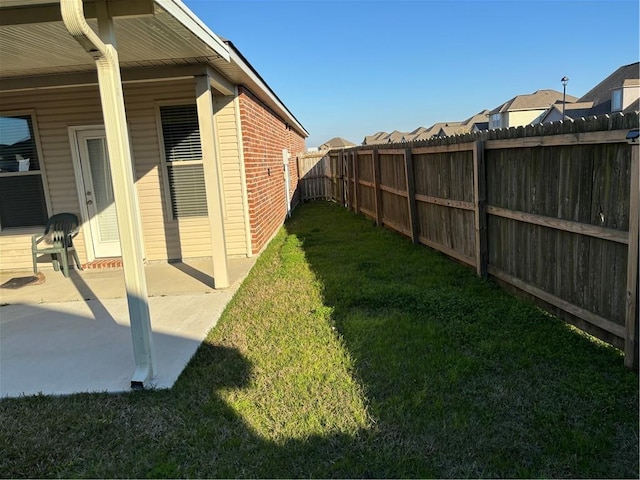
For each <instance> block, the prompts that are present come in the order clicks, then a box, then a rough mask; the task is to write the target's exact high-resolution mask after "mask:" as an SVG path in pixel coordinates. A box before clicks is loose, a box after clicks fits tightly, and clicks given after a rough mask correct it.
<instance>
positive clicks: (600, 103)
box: [578, 62, 640, 115]
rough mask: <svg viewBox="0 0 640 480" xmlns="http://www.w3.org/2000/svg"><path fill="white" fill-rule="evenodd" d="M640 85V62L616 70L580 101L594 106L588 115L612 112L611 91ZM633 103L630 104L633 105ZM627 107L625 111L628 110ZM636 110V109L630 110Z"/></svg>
mask: <svg viewBox="0 0 640 480" xmlns="http://www.w3.org/2000/svg"><path fill="white" fill-rule="evenodd" d="M637 85H640V62H636V63H631V64H629V65H624V66H622V67H620V68H618V69H617V70H616V71H615V72H613V73H612V74H611V75H609V76H608V77H607V78H605V79H604V80H603V81H601V82H600V83H599V84H597V85H596V86H595V87H593V88H592V89H591V90H589V91H588V92H587V93H585V94H584V95H583V96H582V97H581V98H580V99H579V100H578V101H579V102H591V103H592V104H593V107H592V108H591V110H590V111H589V113H588V115H603V114H605V113H611V91H612V90H614V89H616V88H621V87H633V86H637ZM632 106H633V103H632V104H631V105H629V107H632ZM629 107H627V108H626V109H625V111H628V108H629ZM629 111H634V110H629Z"/></svg>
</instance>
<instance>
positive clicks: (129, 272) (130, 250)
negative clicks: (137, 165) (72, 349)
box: [60, 0, 155, 388]
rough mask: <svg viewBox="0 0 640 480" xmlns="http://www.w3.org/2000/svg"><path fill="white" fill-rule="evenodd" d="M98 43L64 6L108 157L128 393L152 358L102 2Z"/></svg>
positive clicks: (123, 129) (68, 2) (118, 83)
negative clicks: (130, 367) (91, 75)
mask: <svg viewBox="0 0 640 480" xmlns="http://www.w3.org/2000/svg"><path fill="white" fill-rule="evenodd" d="M95 5H96V13H97V17H98V30H99V35H100V36H99V37H98V36H97V35H96V34H95V32H94V31H93V30H92V29H91V27H89V25H88V24H87V22H86V19H85V18H84V12H83V5H82V1H81V0H62V1H61V3H60V9H61V13H62V18H63V20H64V24H65V26H66V27H67V30H68V31H69V33H70V34H71V35H72V36H73V37H74V38H75V39H76V40H77V41H78V43H79V44H80V45H81V46H82V47H84V49H85V50H86V51H87V53H89V54H90V55H91V56H92V57H93V58H94V60H95V62H96V67H97V71H98V86H99V89H100V101H101V104H102V115H103V118H104V127H105V133H106V137H107V149H108V151H109V166H110V167H111V176H112V182H113V196H114V202H115V206H116V211H117V214H118V229H119V231H120V246H121V249H122V263H123V267H124V281H125V287H126V292H127V303H128V307H129V319H130V322H131V336H132V340H133V353H134V359H135V371H134V374H133V377H132V378H131V387H132V388H142V387H145V386H147V384H148V382H149V381H150V380H151V379H152V378H153V376H154V374H155V372H154V364H155V353H154V347H153V338H152V335H151V320H150V315H149V303H148V298H147V282H146V278H145V276H144V266H143V255H142V244H141V239H142V232H141V231H140V211H139V206H138V205H137V203H136V194H135V184H134V179H133V168H132V159H131V150H130V148H129V143H130V142H129V132H128V130H127V119H126V116H125V108H124V95H123V93H122V80H121V78H120V65H119V62H118V52H117V50H116V42H115V32H114V28H113V21H112V19H111V18H110V17H109V14H108V11H107V6H106V3H105V2H96V4H95Z"/></svg>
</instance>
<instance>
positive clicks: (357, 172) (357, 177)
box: [353, 150, 360, 214]
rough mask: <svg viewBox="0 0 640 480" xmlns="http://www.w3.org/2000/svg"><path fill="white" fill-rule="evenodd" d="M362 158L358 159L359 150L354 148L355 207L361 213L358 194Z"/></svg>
mask: <svg viewBox="0 0 640 480" xmlns="http://www.w3.org/2000/svg"><path fill="white" fill-rule="evenodd" d="M359 162H360V160H359V159H358V151H357V150H354V152H353V204H354V207H355V212H356V213H357V214H360V195H358V193H359V192H358V190H359V186H360V168H359V165H358V163H359Z"/></svg>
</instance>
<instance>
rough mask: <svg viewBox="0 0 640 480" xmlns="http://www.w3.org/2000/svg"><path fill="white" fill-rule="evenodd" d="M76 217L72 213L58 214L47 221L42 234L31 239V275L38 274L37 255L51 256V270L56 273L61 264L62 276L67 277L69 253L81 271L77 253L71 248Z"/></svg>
mask: <svg viewBox="0 0 640 480" xmlns="http://www.w3.org/2000/svg"><path fill="white" fill-rule="evenodd" d="M78 225H79V222H78V217H77V216H76V215H74V214H73V213H58V214H56V215H53V216H52V217H51V218H49V220H48V221H47V226H46V227H45V229H44V233H42V234H40V233H38V234H36V235H33V236H32V237H31V255H32V257H33V273H34V275H36V274H37V273H38V255H39V254H43V253H48V254H49V255H51V260H52V262H53V269H54V270H55V271H56V272H57V271H59V270H60V264H62V274H63V275H64V276H65V277H68V276H69V253H71V254H72V255H73V259H74V260H75V262H76V266H77V268H78V270H82V266H81V265H80V260H79V259H78V253H77V252H76V249H75V247H74V246H73V237H75V236H76V235H77V234H78Z"/></svg>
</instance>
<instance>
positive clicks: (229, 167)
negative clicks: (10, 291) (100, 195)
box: [0, 79, 246, 270]
mask: <svg viewBox="0 0 640 480" xmlns="http://www.w3.org/2000/svg"><path fill="white" fill-rule="evenodd" d="M124 95H125V106H126V112H127V120H128V124H129V131H130V133H131V144H132V152H133V158H134V163H135V176H136V186H137V192H138V199H139V202H140V210H141V217H142V229H143V235H144V247H145V256H146V259H147V260H150V261H153V260H167V259H177V258H195V257H208V256H211V241H210V232H209V220H208V218H207V217H202V218H186V219H180V220H173V219H172V217H171V212H168V213H167V212H165V208H166V206H167V205H168V202H167V201H166V199H165V198H164V195H165V193H164V192H165V190H164V186H163V183H164V181H165V178H166V177H165V174H164V173H163V170H162V169H163V168H165V166H164V165H163V164H162V163H161V155H160V145H159V138H158V124H157V116H156V112H157V105H158V104H162V103H163V102H172V103H175V101H176V100H183V101H184V102H185V103H189V102H195V98H194V96H195V86H194V81H193V79H184V80H174V81H159V82H147V83H136V84H127V85H125V86H124ZM0 109H1V110H2V111H7V112H10V111H26V110H34V111H35V114H36V120H37V128H38V133H39V136H40V144H41V146H42V162H43V164H44V168H45V170H46V183H45V188H47V189H48V191H49V195H50V200H51V209H52V212H50V213H60V212H72V213H76V214H78V216H80V206H79V203H78V202H79V200H78V194H77V187H76V181H75V176H74V170H73V160H72V153H71V146H70V142H69V130H68V129H69V127H79V126H87V125H102V124H103V119H102V114H101V108H100V99H99V92H98V87H97V86H90V87H74V88H60V89H46V90H35V91H26V92H10V93H3V94H2V98H1V100H0ZM216 117H217V118H216V121H217V124H218V128H219V135H220V137H221V138H220V144H219V151H220V154H221V159H222V163H223V181H224V182H225V195H226V198H225V202H226V213H227V215H226V218H225V228H226V234H227V235H226V236H227V247H228V254H230V255H246V247H245V239H244V226H243V225H244V223H243V222H244V219H243V212H242V197H241V195H242V193H241V192H242V188H241V185H240V182H239V169H240V166H239V156H238V151H237V144H238V142H237V139H236V138H235V134H234V135H233V136H232V135H230V130H231V129H232V128H233V129H235V123H234V116H233V109H232V107H227V106H226V105H221V109H220V112H218V114H217V115H216ZM37 230H38V229H36V230H35V231H34V229H19V230H18V229H16V230H11V229H7V230H5V231H2V232H0V254H1V255H2V256H1V258H0V262H1V263H0V268H2V269H3V270H21V269H29V268H31V253H30V252H31V246H30V245H31V244H30V242H31V235H32V234H33V233H36V232H37ZM83 230H84V228H81V231H80V234H79V235H78V237H76V239H75V241H74V243H75V244H76V247H77V249H78V254H79V256H80V260H81V261H82V262H85V261H86V260H87V252H86V251H85V239H84V237H83Z"/></svg>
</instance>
